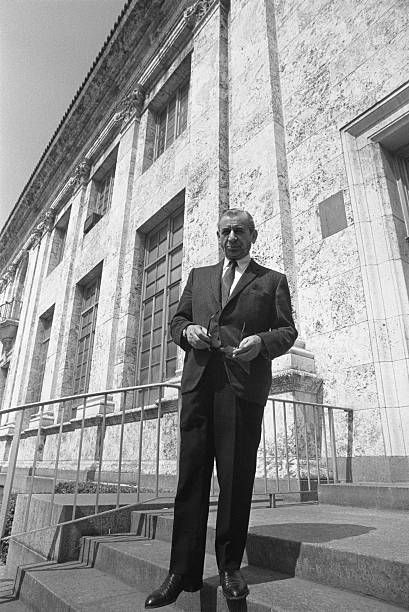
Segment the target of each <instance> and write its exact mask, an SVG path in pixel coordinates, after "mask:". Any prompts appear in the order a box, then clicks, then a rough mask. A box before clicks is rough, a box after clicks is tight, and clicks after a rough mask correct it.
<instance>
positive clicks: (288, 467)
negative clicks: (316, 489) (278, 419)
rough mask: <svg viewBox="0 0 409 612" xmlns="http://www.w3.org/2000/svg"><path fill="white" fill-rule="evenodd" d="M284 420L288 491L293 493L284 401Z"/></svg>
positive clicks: (284, 404)
mask: <svg viewBox="0 0 409 612" xmlns="http://www.w3.org/2000/svg"><path fill="white" fill-rule="evenodd" d="M283 420H284V441H285V459H286V462H287V486H288V491H291V476H290V457H289V454H288V435H287V406H286V402H285V401H284V400H283Z"/></svg>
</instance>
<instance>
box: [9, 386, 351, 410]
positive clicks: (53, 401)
mask: <svg viewBox="0 0 409 612" xmlns="http://www.w3.org/2000/svg"><path fill="white" fill-rule="evenodd" d="M157 387H169V388H170V389H179V388H180V385H179V384H177V383H165V382H164V383H149V384H146V385H135V386H133V387H120V388H119V389H105V390H103V391H92V392H90V393H77V394H76V395H65V396H64V397H56V398H53V399H49V400H44V401H42V402H30V403H28V404H20V405H18V406H13V407H12V408H7V409H6V410H0V415H2V414H9V413H11V412H19V411H21V410H25V409H27V408H39V407H40V406H48V405H49V404H57V403H60V402H68V401H76V400H83V399H87V400H88V399H90V398H92V397H100V396H101V395H115V394H116V393H123V392H124V391H128V392H129V391H139V390H140V391H143V390H147V389H155V388H157ZM340 409H341V410H345V408H340Z"/></svg>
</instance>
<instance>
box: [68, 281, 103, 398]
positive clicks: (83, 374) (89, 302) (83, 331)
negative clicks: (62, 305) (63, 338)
mask: <svg viewBox="0 0 409 612" xmlns="http://www.w3.org/2000/svg"><path fill="white" fill-rule="evenodd" d="M99 286H100V278H97V279H94V280H93V281H92V282H91V283H89V284H88V285H86V286H84V287H83V288H82V303H81V315H80V330H79V337H78V348H77V361H76V366H75V374H74V394H76V393H85V392H86V391H88V384H89V376H90V371H91V360H92V349H93V345H94V335H95V324H96V320H97V312H98V298H99Z"/></svg>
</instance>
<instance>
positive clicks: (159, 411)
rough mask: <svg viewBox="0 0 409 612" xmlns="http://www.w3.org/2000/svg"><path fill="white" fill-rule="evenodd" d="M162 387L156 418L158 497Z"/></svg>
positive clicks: (157, 486) (156, 489)
mask: <svg viewBox="0 0 409 612" xmlns="http://www.w3.org/2000/svg"><path fill="white" fill-rule="evenodd" d="M161 413H162V388H161V387H159V398H158V413H157V420H156V465H155V493H156V497H158V496H159V471H160V470H159V463H160V424H161V416H162V414H161Z"/></svg>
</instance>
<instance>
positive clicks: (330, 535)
mask: <svg viewBox="0 0 409 612" xmlns="http://www.w3.org/2000/svg"><path fill="white" fill-rule="evenodd" d="M172 512H173V510H172V509H171V508H169V510H162V511H160V512H158V514H164V515H166V514H172ZM216 512H217V509H216V507H214V506H213V507H211V508H210V513H209V525H211V526H213V527H214V526H215V525H216ZM249 530H250V531H251V532H252V533H255V534H258V535H262V536H269V537H279V538H284V539H289V540H297V541H302V542H305V543H311V544H317V545H322V544H324V543H325V545H326V546H329V547H331V548H334V549H341V550H344V551H350V552H355V553H360V554H364V555H365V554H367V555H370V556H372V557H379V558H382V559H388V560H391V561H400V562H402V563H408V564H409V546H408V542H409V516H408V515H407V514H406V513H403V512H396V511H387V510H372V509H368V508H355V507H351V506H343V507H340V506H332V505H324V504H320V505H318V504H317V503H314V502H311V503H304V504H302V505H301V504H294V505H291V504H286V505H282V506H279V507H277V508H266V503H265V502H258V503H255V504H253V506H252V511H251V516H250V526H249Z"/></svg>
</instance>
